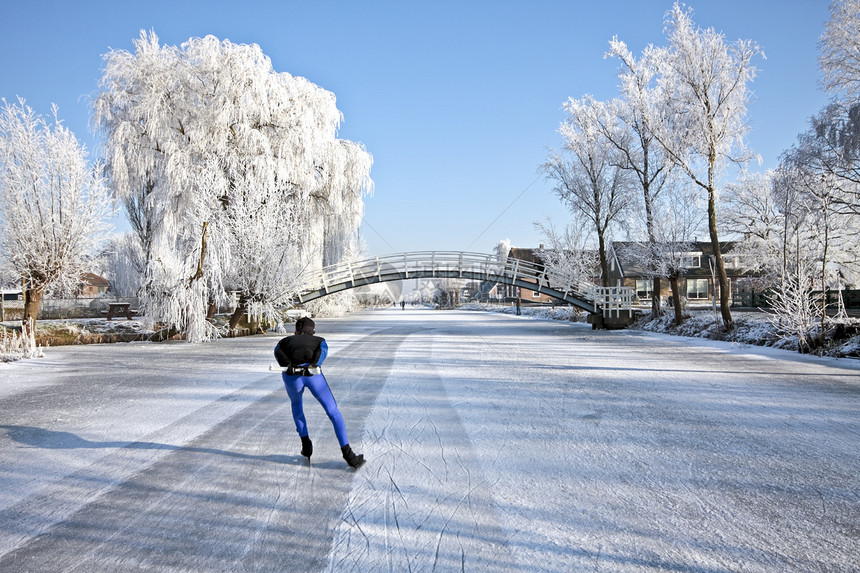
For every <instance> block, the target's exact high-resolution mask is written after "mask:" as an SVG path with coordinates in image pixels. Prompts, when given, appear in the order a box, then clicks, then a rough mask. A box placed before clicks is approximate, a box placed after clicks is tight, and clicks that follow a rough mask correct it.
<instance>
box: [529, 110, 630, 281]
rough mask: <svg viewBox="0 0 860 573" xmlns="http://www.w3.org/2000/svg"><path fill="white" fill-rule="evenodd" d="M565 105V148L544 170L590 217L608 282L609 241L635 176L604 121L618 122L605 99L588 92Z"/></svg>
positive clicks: (571, 204)
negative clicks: (626, 166) (606, 134)
mask: <svg viewBox="0 0 860 573" xmlns="http://www.w3.org/2000/svg"><path fill="white" fill-rule="evenodd" d="M564 107H565V110H566V111H567V114H568V117H567V119H566V120H565V122H564V123H562V125H561V127H560V128H559V132H560V133H561V135H562V137H563V138H564V151H563V152H562V153H559V152H557V151H554V152H551V153H550V156H549V157H548V159H547V161H546V162H545V163H544V164H543V165H542V166H541V170H542V171H543V172H544V173H545V174H546V176H547V178H549V179H550V180H551V181H553V183H554V187H553V191H554V192H555V194H556V195H557V196H558V197H559V199H560V200H561V201H562V203H564V204H565V205H566V206H567V208H568V210H569V211H570V212H571V213H572V214H574V215H575V216H577V215H581V216H582V217H584V218H585V219H586V220H588V221H589V223H590V225H591V227H592V229H593V231H594V234H595V236H596V237H597V247H598V256H599V258H600V270H601V280H602V281H603V284H604V286H608V280H609V260H608V258H607V250H606V246H607V240H608V238H609V234H610V232H611V231H612V229H613V228H614V227H616V226H619V225H620V224H621V223H622V221H621V216H622V214H623V213H624V211H625V209H626V208H627V207H628V205H629V204H630V188H631V178H630V174H629V171H628V170H627V169H624V168H623V167H622V166H621V164H620V161H619V158H618V156H617V151H616V150H615V149H614V148H613V146H611V145H610V144H609V143H608V142H607V141H606V138H605V137H604V135H603V132H602V130H601V127H600V125H599V124H600V123H601V122H602V123H603V124H608V123H610V122H613V121H616V119H615V118H614V117H613V115H612V114H611V113H610V112H609V110H607V109H606V106H605V105H604V104H603V102H600V101H597V100H595V99H594V98H593V97H591V96H585V97H583V98H582V99H580V100H575V99H573V98H571V99H569V100H568V101H567V103H566V104H565V106H564Z"/></svg>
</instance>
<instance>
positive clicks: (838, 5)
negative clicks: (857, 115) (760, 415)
mask: <svg viewBox="0 0 860 573" xmlns="http://www.w3.org/2000/svg"><path fill="white" fill-rule="evenodd" d="M858 31H860V1H858V0H836V1H834V2H832V3H831V4H830V19H828V20H827V22H826V23H825V26H824V33H823V34H822V35H821V43H820V54H819V57H818V64H819V67H820V68H821V72H822V82H821V83H822V85H823V86H824V88H825V89H827V90H828V91H831V92H841V93H842V94H844V95H845V96H847V98H848V100H849V102H850V103H858V98H860V34H858Z"/></svg>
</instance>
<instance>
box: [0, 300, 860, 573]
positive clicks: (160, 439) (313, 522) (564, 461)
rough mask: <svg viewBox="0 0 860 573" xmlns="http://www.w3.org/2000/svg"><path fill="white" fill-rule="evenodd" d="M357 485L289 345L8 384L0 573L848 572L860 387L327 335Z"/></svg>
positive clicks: (487, 328)
mask: <svg viewBox="0 0 860 573" xmlns="http://www.w3.org/2000/svg"><path fill="white" fill-rule="evenodd" d="M317 332H318V333H319V334H321V335H323V336H325V337H326V339H327V340H328V343H329V347H330V349H331V354H330V358H329V359H328V360H327V362H326V366H327V369H326V375H327V378H328V379H329V382H330V384H331V385H332V390H333V392H334V395H335V397H336V398H337V401H338V404H339V405H340V408H341V411H342V412H343V414H344V418H345V420H346V424H347V430H348V432H349V435H350V438H351V442H352V444H353V447H354V448H355V449H356V451H358V452H361V453H364V454H365V456H366V457H367V458H368V463H367V464H366V465H365V466H364V467H363V468H361V469H360V470H359V471H357V472H353V471H352V470H349V469H348V468H347V466H346V464H345V463H344V462H343V460H342V459H341V458H340V452H339V449H338V447H337V443H336V442H335V439H334V434H333V431H332V428H331V425H330V423H329V421H328V419H327V418H326V417H325V415H324V413H323V412H322V409H321V408H320V407H319V405H318V404H316V403H315V401H314V400H313V398H311V397H310V396H307V397H306V400H305V403H306V412H307V414H308V423H309V426H310V428H311V432H312V437H313V438H314V445H315V455H314V460H313V464H312V465H311V466H307V465H305V464H304V463H303V461H302V459H301V457H300V456H299V455H298V451H299V441H298V438H297V437H296V435H295V432H294V428H293V425H292V421H291V418H290V414H289V405H288V403H287V399H286V393H285V392H284V391H283V387H282V385H281V383H280V381H279V378H278V374H277V373H270V372H268V371H267V368H268V365H269V363H270V362H271V359H272V358H271V351H272V348H273V347H274V344H275V342H276V341H277V339H278V337H277V336H265V337H250V338H243V339H230V340H222V341H217V342H215V343H212V344H205V345H189V344H185V343H169V344H149V343H142V344H116V345H93V346H88V347H73V348H63V349H50V350H49V351H48V352H47V353H46V358H44V359H41V360H31V361H25V362H21V363H14V364H9V365H5V366H4V367H3V368H0V411H2V412H3V419H2V422H0V459H2V460H3V464H2V467H0V571H20V570H31V571H56V570H81V571H83V570H120V569H124V570H126V569H127V570H136V569H141V570H142V569H145V570H150V571H186V570H205V571H235V570H246V571H247V570H259V571H273V570H279V571H322V570H331V571H409V570H411V571H433V570H436V571H450V570H466V571H580V570H595V571H653V570H670V571H703V572H722V571H738V570H743V571H850V570H857V569H858V568H860V550H858V548H857V545H858V543H857V540H858V536H860V477H858V474H857V468H858V467H860V447H858V446H860V369H858V368H857V366H856V363H854V362H853V361H847V360H835V359H818V358H812V357H803V356H799V355H797V354H796V353H792V352H787V351H779V350H774V349H769V348H759V347H740V346H737V345H731V344H726V343H718V342H713V341H704V340H696V341H695V342H694V343H693V342H692V341H690V340H688V339H682V338H679V337H672V336H666V335H655V334H645V333H628V332H604V331H591V330H590V327H589V326H588V325H583V324H581V323H567V322H559V321H547V320H535V319H530V318H526V317H515V316H504V315H493V314H488V313H479V312H447V311H432V310H414V311H413V310H407V311H401V310H394V309H392V310H386V311H372V312H363V313H358V314H355V315H350V316H348V317H345V318H341V319H320V320H319V321H317Z"/></svg>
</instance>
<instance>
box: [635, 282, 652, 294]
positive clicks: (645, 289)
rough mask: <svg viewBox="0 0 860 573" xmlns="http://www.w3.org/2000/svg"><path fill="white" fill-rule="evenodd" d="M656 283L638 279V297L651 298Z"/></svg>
mask: <svg viewBox="0 0 860 573" xmlns="http://www.w3.org/2000/svg"><path fill="white" fill-rule="evenodd" d="M653 288H654V281H650V280H641V279H636V296H638V297H639V298H651V294H652V292H653Z"/></svg>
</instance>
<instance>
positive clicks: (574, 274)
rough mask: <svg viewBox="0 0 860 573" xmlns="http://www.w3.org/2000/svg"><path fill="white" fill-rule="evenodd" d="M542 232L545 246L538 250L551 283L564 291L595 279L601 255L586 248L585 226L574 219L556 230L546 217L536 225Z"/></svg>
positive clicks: (586, 231)
mask: <svg viewBox="0 0 860 573" xmlns="http://www.w3.org/2000/svg"><path fill="white" fill-rule="evenodd" d="M535 227H536V228H537V229H539V230H540V231H541V233H543V235H544V237H545V238H546V240H547V244H548V246H547V247H546V248H541V249H539V251H538V254H539V255H540V258H541V260H542V261H543V262H544V264H545V265H546V267H547V271H548V272H547V275H548V278H549V281H550V284H553V285H560V286H561V287H562V288H563V289H566V288H567V287H569V286H571V285H573V286H577V285H580V284H586V283H590V282H592V279H593V278H595V277H594V275H595V270H596V269H598V268H600V256H599V255H598V253H597V251H596V250H594V249H589V248H587V247H588V237H589V235H590V233H589V232H588V230H587V224H583V222H582V221H579V222H577V221H576V220H574V221H573V222H571V223H568V224H567V225H566V226H565V227H564V229H562V230H559V229H557V228H556V227H555V225H554V224H553V222H552V221H551V220H550V219H549V218H547V219H546V220H544V221H539V222H536V223H535Z"/></svg>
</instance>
